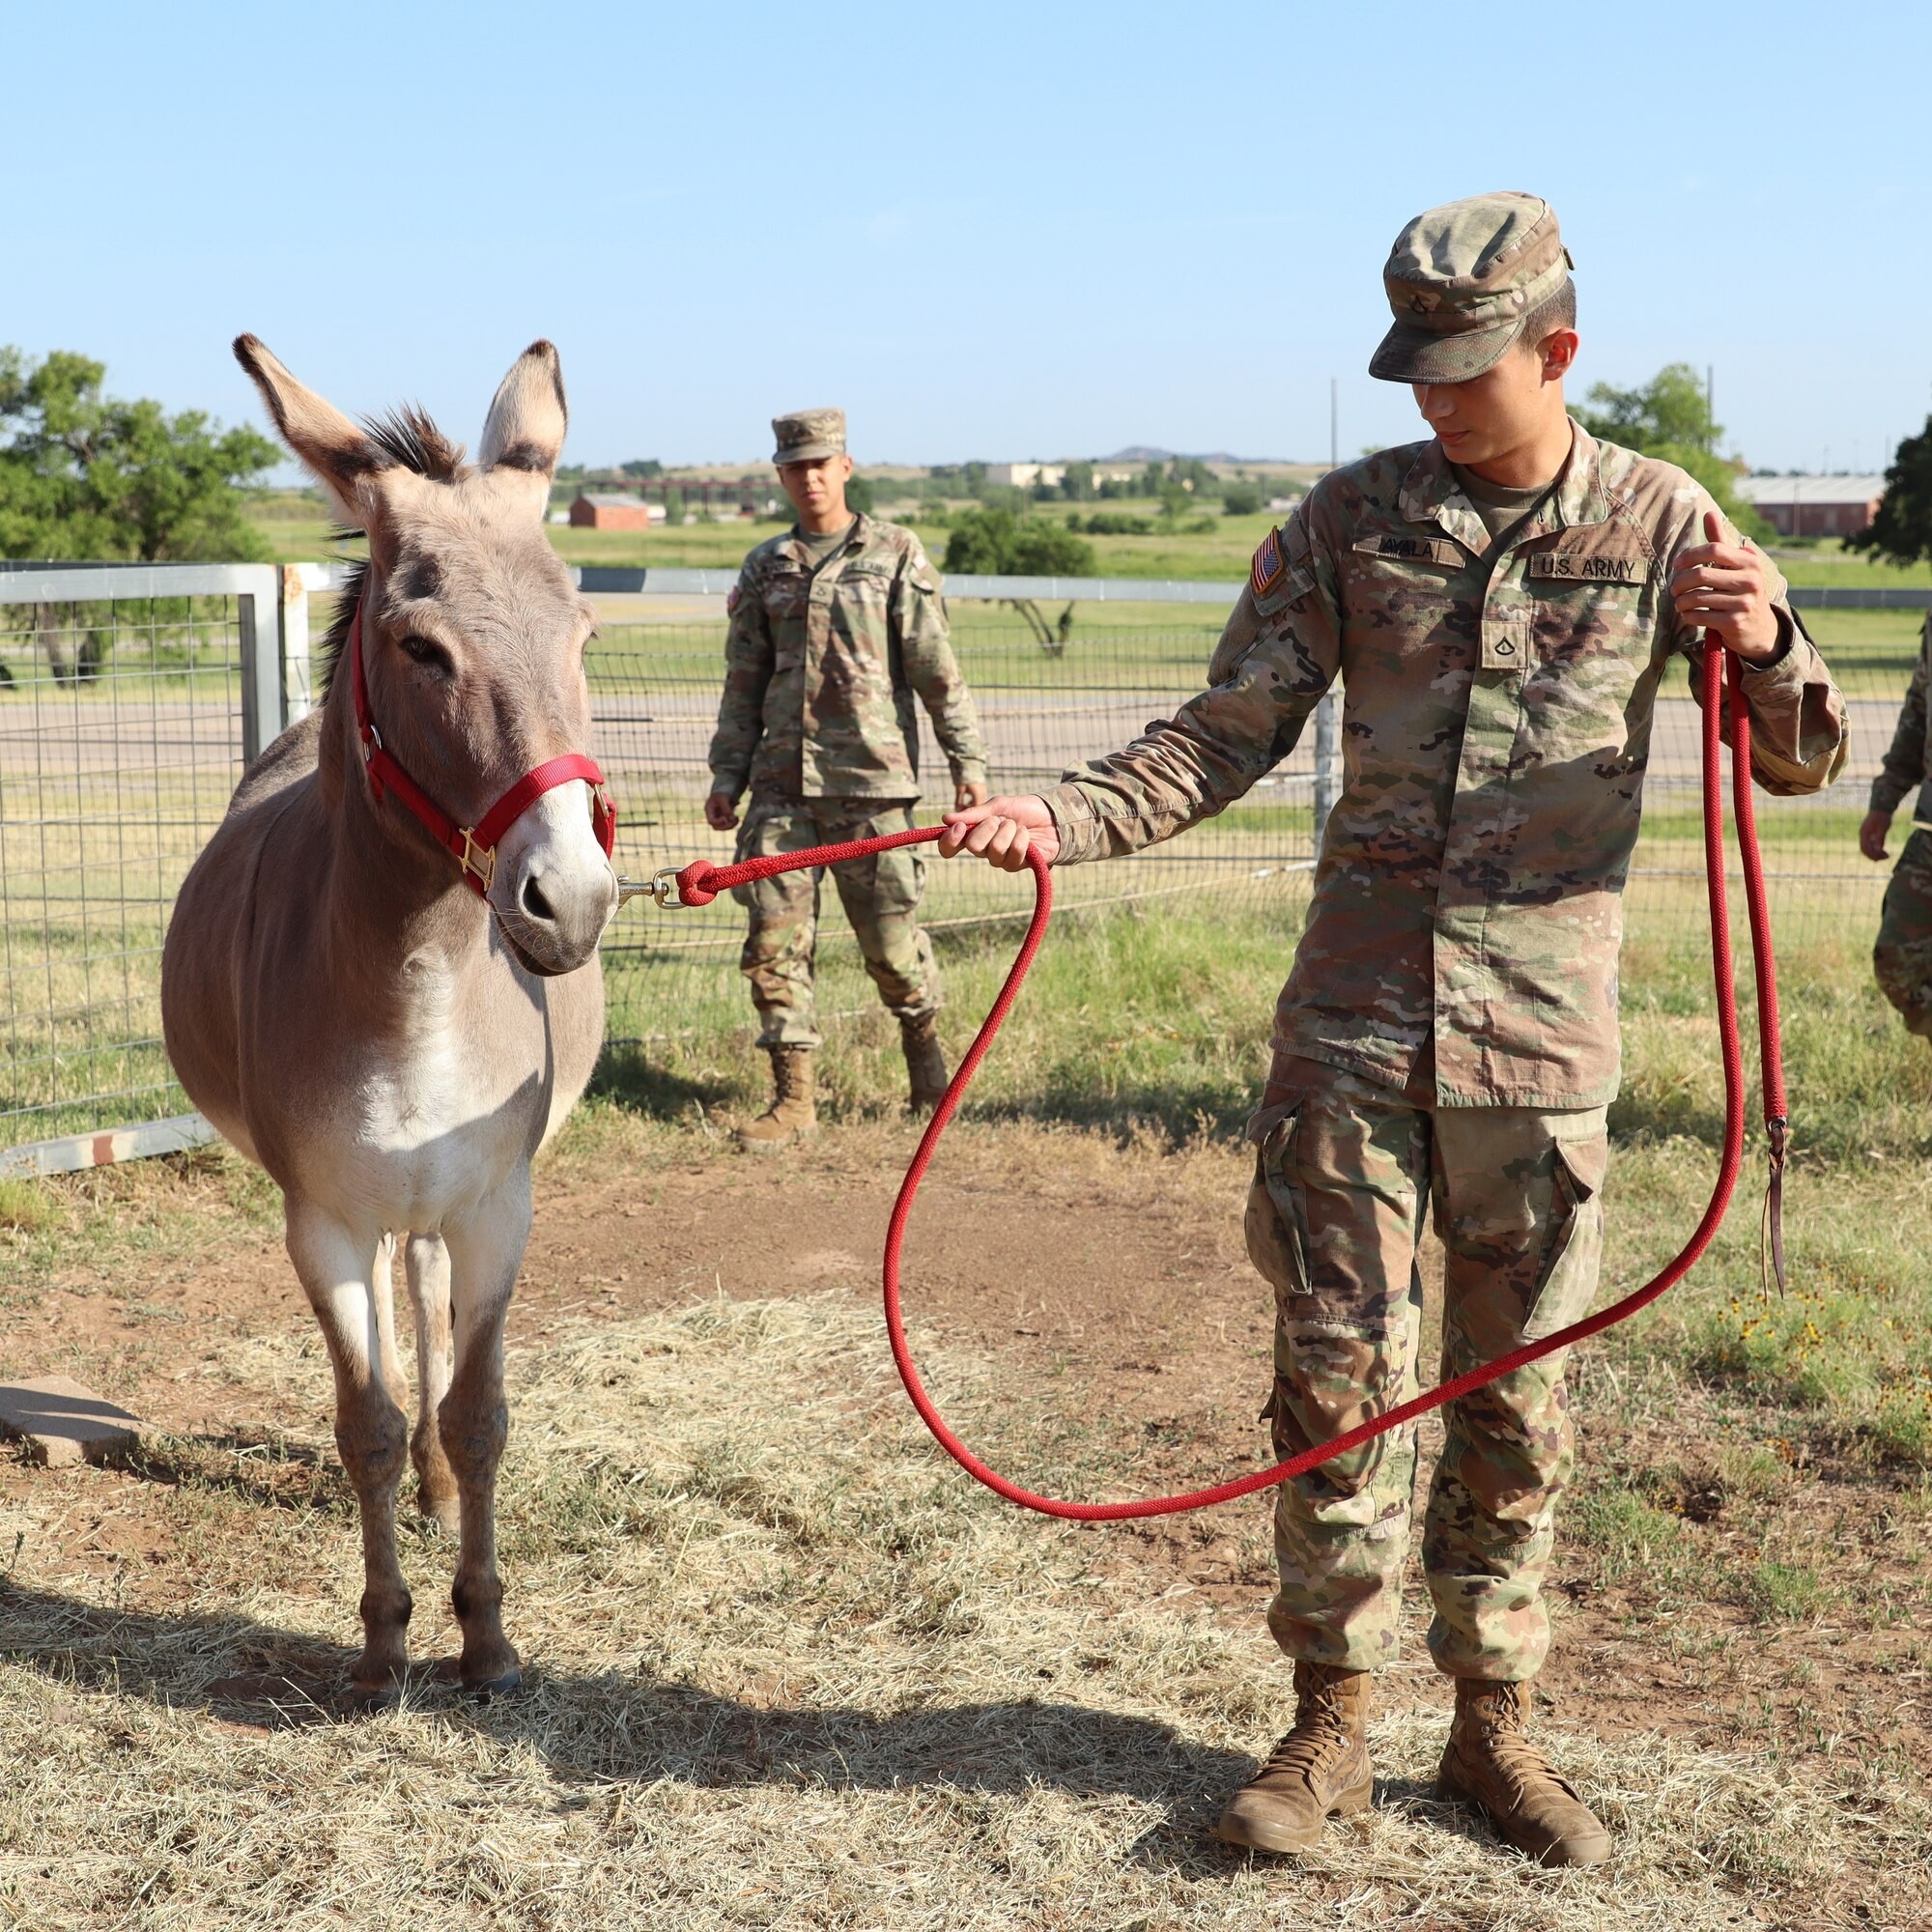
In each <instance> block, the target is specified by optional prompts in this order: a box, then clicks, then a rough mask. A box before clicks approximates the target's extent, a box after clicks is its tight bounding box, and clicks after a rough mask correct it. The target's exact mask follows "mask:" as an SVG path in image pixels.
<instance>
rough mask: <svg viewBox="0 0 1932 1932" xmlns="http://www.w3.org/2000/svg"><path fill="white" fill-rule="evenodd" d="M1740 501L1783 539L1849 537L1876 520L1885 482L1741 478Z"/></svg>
mask: <svg viewBox="0 0 1932 1932" xmlns="http://www.w3.org/2000/svg"><path fill="white" fill-rule="evenodd" d="M1737 490H1738V495H1739V496H1740V497H1743V498H1744V499H1745V501H1746V502H1747V503H1748V504H1750V506H1751V507H1752V508H1753V509H1754V510H1756V512H1757V513H1758V515H1759V516H1761V517H1762V518H1763V519H1764V520H1765V522H1766V523H1768V524H1769V525H1770V526H1772V528H1773V529H1775V530H1776V532H1777V533H1778V535H1779V536H1781V537H1848V536H1852V535H1854V534H1856V533H1857V532H1858V531H1860V530H1861V529H1863V528H1864V527H1865V526H1866V525H1867V524H1869V523H1870V522H1871V520H1872V519H1873V517H1875V516H1876V515H1877V514H1878V504H1879V498H1880V497H1883V496H1884V495H1885V478H1884V477H1883V476H1740V477H1739V478H1738V483H1737Z"/></svg>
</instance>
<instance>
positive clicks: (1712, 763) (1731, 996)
mask: <svg viewBox="0 0 1932 1932" xmlns="http://www.w3.org/2000/svg"><path fill="white" fill-rule="evenodd" d="M1727 655H1728V654H1727V653H1725V652H1722V651H1720V650H1719V648H1718V646H1717V644H1716V642H1715V641H1712V642H1710V643H1708V644H1707V646H1706V649H1705V654H1704V692H1703V695H1704V706H1703V727H1704V867H1705V875H1706V879H1707V882H1708V885H1709V890H1710V900H1711V960H1712V968H1713V972H1714V974H1715V977H1716V983H1717V991H1718V1023H1719V1036H1720V1038H1721V1041H1722V1048H1723V1057H1724V1151H1723V1155H1722V1158H1721V1159H1720V1160H1719V1165H1718V1181H1717V1185H1716V1187H1715V1188H1714V1189H1713V1190H1712V1193H1711V1202H1710V1206H1709V1207H1707V1208H1705V1209H1704V1218H1703V1219H1702V1220H1701V1221H1699V1222H1698V1224H1697V1230H1696V1232H1695V1233H1694V1234H1693V1235H1692V1236H1690V1240H1689V1241H1688V1242H1687V1243H1686V1245H1685V1247H1684V1250H1683V1252H1682V1253H1681V1254H1679V1255H1678V1257H1677V1259H1676V1260H1675V1261H1673V1262H1672V1263H1671V1264H1669V1266H1668V1267H1666V1268H1665V1269H1664V1270H1663V1272H1662V1274H1660V1275H1658V1276H1656V1277H1655V1279H1653V1280H1651V1281H1648V1282H1646V1283H1645V1284H1644V1285H1643V1287H1641V1288H1639V1289H1638V1290H1636V1292H1635V1293H1632V1294H1627V1295H1625V1296H1624V1298H1623V1299H1622V1300H1621V1301H1617V1302H1612V1303H1611V1305H1610V1306H1609V1307H1607V1308H1605V1309H1600V1310H1599V1311H1598V1312H1597V1313H1596V1314H1595V1315H1591V1316H1588V1317H1586V1318H1585V1319H1584V1320H1583V1321H1573V1322H1572V1323H1571V1324H1570V1326H1569V1327H1567V1328H1562V1329H1559V1330H1558V1331H1557V1332H1556V1333H1555V1334H1553V1335H1548V1336H1546V1337H1545V1338H1544V1339H1543V1340H1541V1341H1538V1342H1528V1343H1525V1344H1524V1345H1523V1346H1522V1347H1521V1348H1520V1349H1512V1350H1510V1351H1509V1353H1508V1354H1506V1355H1499V1356H1498V1357H1497V1358H1496V1359H1495V1360H1494V1361H1493V1362H1488V1363H1485V1364H1484V1366H1483V1367H1481V1368H1479V1369H1471V1370H1469V1371H1468V1373H1467V1374H1465V1375H1460V1376H1458V1377H1456V1378H1455V1379H1454V1380H1452V1381H1446V1382H1442V1383H1440V1384H1438V1385H1437V1386H1436V1387H1435V1388H1433V1389H1429V1390H1427V1391H1426V1392H1425V1393H1423V1394H1421V1395H1418V1396H1414V1397H1412V1398H1411V1399H1410V1400H1409V1401H1407V1402H1404V1403H1398V1404H1397V1405H1396V1406H1395V1407H1393V1408H1389V1409H1384V1410H1383V1411H1382V1412H1381V1413H1380V1414H1379V1415H1378V1416H1375V1417H1373V1418H1372V1419H1370V1420H1369V1421H1367V1422H1363V1423H1359V1424H1357V1426H1356V1427H1355V1428H1353V1429H1350V1430H1347V1431H1345V1432H1344V1433H1343V1434H1342V1435H1337V1436H1335V1437H1334V1438H1333V1439H1332V1440H1330V1441H1327V1442H1321V1443H1317V1444H1316V1446H1315V1447H1314V1448H1312V1449H1304V1450H1302V1451H1301V1453H1300V1454H1299V1455H1297V1456H1291V1457H1289V1458H1288V1460H1287V1461H1286V1462H1283V1463H1274V1464H1273V1465H1272V1466H1270V1467H1268V1468H1265V1469H1257V1470H1254V1471H1253V1472H1252V1473H1250V1474H1247V1475H1241V1476H1232V1477H1230V1478H1229V1479H1228V1481H1226V1482H1225V1483H1215V1484H1213V1485H1212V1486H1211V1487H1210V1488H1208V1489H1205V1490H1191V1491H1189V1492H1187V1493H1186V1494H1184V1495H1178V1496H1151V1497H1148V1498H1147V1499H1145V1500H1144V1501H1141V1502H1120V1503H1074V1502H1064V1501H1062V1500H1061V1499H1060V1498H1059V1497H1057V1496H1043V1495H1040V1494H1038V1493H1037V1492H1035V1491H1033V1490H1029V1489H1023V1488H1022V1487H1021V1486H1020V1485H1019V1484H1018V1483H1015V1482H1010V1481H1009V1480H1008V1478H1007V1477H1005V1476H1003V1475H1001V1474H1000V1473H999V1471H998V1470H997V1469H993V1468H989V1467H988V1466H987V1465H986V1464H985V1463H982V1462H981V1461H980V1459H979V1457H977V1456H976V1455H974V1453H973V1452H972V1450H970V1449H969V1448H967V1446H966V1445H965V1444H964V1443H963V1442H962V1441H960V1439H959V1438H958V1436H956V1435H954V1434H953V1433H952V1430H951V1429H950V1428H949V1427H948V1426H947V1423H946V1419H945V1417H944V1416H942V1415H941V1414H940V1413H939V1411H938V1409H937V1408H935V1407H934V1406H933V1403H932V1398H931V1397H930V1396H929V1395H927V1394H926V1392H925V1384H924V1383H923V1381H921V1380H920V1376H919V1369H918V1366H917V1365H916V1364H915V1363H914V1361H913V1358H912V1350H911V1349H910V1348H909V1347H908V1346H907V1343H906V1334H905V1319H904V1316H903V1313H902V1312H901V1309H900V1306H899V1250H900V1247H901V1245H902V1244H903V1242H904V1240H905V1231H906V1223H907V1222H908V1221H909V1220H910V1219H911V1217H912V1204H913V1201H914V1199H915V1198H916V1197H917V1195H918V1193H919V1184H920V1182H921V1181H922V1180H923V1179H925V1171H926V1169H927V1168H928V1167H929V1166H931V1164H932V1156H933V1152H934V1151H935V1150H936V1149H937V1148H938V1146H939V1138H940V1136H941V1135H942V1134H943V1133H944V1132H945V1131H946V1128H947V1124H948V1122H950V1121H951V1120H952V1116H953V1113H954V1111H955V1110H956V1109H957V1107H958V1105H959V1101H960V1097H961V1095H963V1094H964V1093H965V1092H966V1089H967V1088H968V1087H969V1086H971V1085H972V1082H973V1076H974V1075H975V1074H976V1073H977V1072H978V1071H979V1070H980V1062H981V1061H982V1060H984V1059H985V1057H986V1050H987V1048H988V1047H990V1046H991V1045H992V1043H993V1040H994V1037H996V1036H997V1035H998V1033H999V1031H1000V1029H1001V1027H1002V1026H1004V1025H1005V1024H1006V1019H1007V1015H1008V1014H1009V1013H1010V1012H1011V1011H1012V1009H1013V1003H1014V1001H1015V1000H1017V999H1018V998H1019V992H1020V987H1021V986H1022V985H1023V984H1024V983H1025V980H1026V976H1027V973H1028V971H1029V969H1030V968H1031V967H1032V965H1033V962H1034V959H1035V957H1036V955H1037V953H1038V952H1039V944H1040V940H1041V939H1042V938H1043V937H1044V936H1045V933H1046V922H1047V917H1048V915H1049V914H1050V913H1051V911H1052V909H1053V887H1052V884H1051V881H1050V878H1049V875H1048V872H1047V868H1046V863H1045V861H1044V860H1042V859H1041V858H1040V857H1039V855H1038V854H1037V853H1030V854H1029V855H1028V861H1027V863H1028V864H1029V865H1030V866H1031V867H1033V876H1034V885H1035V894H1036V896H1035V899H1034V908H1033V918H1032V919H1031V920H1030V921H1029V922H1028V923H1027V930H1026V937H1025V939H1023V940H1022V941H1021V942H1020V950H1019V956H1018V957H1017V958H1016V959H1015V960H1014V961H1013V963H1012V968H1011V970H1010V971H1009V973H1008V974H1007V979H1006V983H1005V984H1004V985H1003V986H1002V987H1001V988H1000V995H999V998H998V999H996V1000H995V1001H994V1002H993V1009H992V1011H991V1012H989V1013H988V1014H987V1015H986V1018H985V1021H984V1023H983V1024H982V1025H981V1026H980V1031H979V1034H978V1035H977V1036H976V1037H975V1038H974V1041H973V1044H972V1045H971V1046H970V1047H969V1048H968V1049H967V1050H966V1057H965V1058H964V1059H963V1060H962V1061H961V1062H960V1063H959V1070H958V1072H957V1073H955V1074H954V1075H953V1076H952V1085H951V1086H950V1087H949V1088H948V1089H947V1090H946V1097H945V1099H943V1100H942V1101H941V1102H940V1103H939V1105H938V1107H937V1108H936V1109H934V1111H933V1116H932V1119H931V1120H930V1121H929V1122H927V1124H926V1129H925V1132H924V1133H923V1135H922V1136H921V1138H920V1143H919V1151H918V1152H917V1153H915V1154H914V1155H913V1157H912V1165H911V1166H910V1167H909V1168H907V1170H906V1177H905V1179H904V1181H903V1182H902V1183H901V1184H900V1187H899V1193H898V1199H897V1201H895V1203H894V1205H893V1217H892V1220H891V1222H890V1223H889V1224H888V1227H887V1230H886V1257H885V1299H886V1328H887V1332H888V1333H889V1334H890V1335H891V1337H892V1347H893V1360H894V1361H895V1362H896V1363H897V1364H898V1371H899V1377H900V1378H901V1379H902V1380H903V1381H904V1383H905V1387H906V1393H907V1394H908V1395H909V1396H910V1397H911V1398H912V1403H913V1406H914V1407H915V1408H916V1409H918V1410H919V1413H920V1418H921V1420H922V1421H923V1422H924V1424H925V1426H926V1427H927V1428H928V1429H929V1430H931V1432H932V1434H933V1435H934V1437H935V1438H936V1439H937V1440H938V1442H939V1444H940V1446H941V1447H942V1448H943V1449H945V1451H946V1452H947V1454H948V1455H950V1456H951V1457H952V1460H953V1461H954V1462H955V1463H958V1464H959V1466H960V1467H961V1468H962V1469H964V1470H966V1472H967V1473H968V1474H969V1475H972V1476H976V1477H977V1478H978V1479H979V1480H980V1482H982V1483H984V1484H985V1486H986V1487H987V1488H988V1489H989V1490H992V1491H994V1492H996V1493H998V1494H1000V1495H1003V1496H1005V1497H1006V1499H1007V1500H1008V1501H1009V1502H1011V1503H1018V1504H1019V1505H1020V1506H1021V1507H1022V1508H1024V1509H1031V1510H1038V1511H1039V1512H1040V1513H1041V1514H1042V1515H1044V1516H1057V1517H1065V1518H1069V1519H1070V1520H1073V1521H1075V1522H1120V1521H1122V1520H1126V1519H1128V1518H1130V1517H1146V1516H1173V1515H1177V1514H1179V1512H1180V1511H1183V1510H1197V1509H1206V1508H1208V1506H1209V1505H1210V1504H1213V1503H1226V1502H1233V1501H1234V1500H1235V1498H1236V1497H1237V1496H1246V1495H1252V1494H1253V1493H1254V1492H1256V1491H1257V1490H1265V1489H1271V1488H1273V1487H1274V1485H1276V1484H1277V1483H1281V1482H1285V1481H1286V1480H1288V1479H1289V1478H1290V1477H1293V1476H1299V1475H1302V1474H1304V1473H1306V1472H1307V1471H1308V1470H1310V1469H1313V1468H1316V1467H1318V1466H1319V1465H1320V1464H1321V1463H1326V1462H1328V1461H1330V1460H1331V1459H1332V1458H1334V1457H1336V1456H1340V1455H1344V1454H1346V1453H1347V1452H1348V1451H1349V1450H1350V1449H1355V1448H1359V1447H1360V1446H1361V1444H1363V1443H1364V1442H1369V1441H1372V1440H1374V1438H1375V1437H1376V1436H1378V1435H1384V1434H1386V1433H1387V1432H1388V1431H1389V1430H1391V1429H1399V1428H1401V1427H1402V1425H1403V1424H1404V1423H1406V1422H1413V1421H1414V1420H1415V1418H1416V1417H1417V1416H1419V1415H1427V1414H1428V1413H1429V1411H1430V1410H1431V1409H1433V1408H1440V1407H1441V1406H1442V1405H1443V1404H1444V1403H1448V1402H1454V1401H1456V1400H1457V1399H1458V1398H1459V1397H1461V1396H1465V1395H1469V1394H1471V1393H1472V1392H1473V1391H1474V1390H1476V1389H1479V1388H1482V1387H1484V1386H1485V1385H1486V1384H1487V1383H1490V1382H1492V1381H1495V1380H1496V1379H1497V1378H1500V1377H1502V1376H1507V1375H1513V1374H1514V1373H1515V1372H1516V1371H1517V1370H1518V1369H1521V1368H1527V1367H1528V1366H1529V1364H1530V1363H1531V1362H1539V1361H1541V1360H1542V1359H1543V1358H1544V1357H1545V1356H1546V1355H1553V1354H1555V1353H1556V1352H1557V1350H1560V1349H1568V1348H1570V1347H1572V1346H1573V1345H1574V1344H1576V1343H1577V1342H1586V1341H1588V1340H1589V1339H1590V1337H1591V1336H1593V1335H1601V1334H1602V1333H1603V1332H1604V1330H1605V1329H1606V1328H1613V1327H1615V1326H1616V1324H1617V1323H1618V1322H1619V1321H1629V1320H1630V1318H1631V1317H1632V1316H1633V1315H1634V1314H1635V1313H1636V1312H1637V1310H1638V1309H1640V1308H1647V1307H1648V1306H1649V1305H1650V1304H1651V1303H1652V1302H1653V1301H1655V1300H1656V1299H1657V1298H1658V1296H1659V1295H1661V1294H1662V1293H1663V1292H1664V1291H1665V1290H1666V1289H1668V1288H1672V1287H1674V1286H1675V1285H1676V1284H1677V1283H1678V1282H1680V1281H1682V1280H1683V1279H1684V1277H1685V1276H1686V1275H1687V1274H1689V1273H1690V1269H1691V1267H1692V1266H1693V1265H1694V1264H1696V1262H1697V1260H1698V1258H1699V1257H1700V1256H1701V1255H1702V1254H1703V1252H1704V1250H1705V1249H1706V1248H1707V1247H1709V1246H1710V1244H1711V1238H1712V1236H1714V1235H1716V1233H1717V1232H1718V1228H1719V1223H1720V1222H1721V1221H1722V1220H1723V1218H1724V1212H1725V1209H1726V1208H1729V1206H1730V1202H1731V1195H1732V1192H1733V1190H1734V1189H1735V1188H1736V1186H1737V1181H1738V1174H1739V1170H1740V1169H1741V1168H1742V1166H1743V1164H1744V1151H1745V1065H1744V1049H1743V1047H1742V1045H1741V1044H1740V1041H1739V1037H1738V1003H1737V993H1736V989H1735V987H1734V986H1733V984H1732V980H1731V973H1732V960H1731V920H1730V904H1729V900H1728V897H1727V895H1726V893H1725V889H1724V803H1723V789H1722V781H1721V780H1720V778H1719V767H1720V765H1721V762H1722V759H1721V739H1720V736H1719V695H1720V691H1721V680H1722V678H1723V675H1724V673H1723V670H1722V668H1720V662H1719V661H1720V659H1722V658H1724V657H1726V656H1727ZM1742 680H1743V667H1742V666H1741V665H1740V663H1739V662H1738V660H1737V659H1736V658H1731V659H1730V696H1731V740H1732V763H1733V773H1732V776H1733V781H1734V788H1735V794H1736V810H1737V820H1738V846H1739V852H1740V855H1741V857H1742V860H1743V864H1744V875H1745V895H1746V900H1747V905H1748V907H1749V911H1750V927H1751V951H1752V953H1753V956H1754V959H1755V963H1756V969H1757V988H1758V1029H1759V1036H1760V1045H1761V1048H1762V1056H1763V1066H1764V1100H1765V1117H1766V1124H1767V1127H1768V1128H1769V1129H1770V1133H1771V1143H1772V1176H1773V1181H1772V1185H1773V1197H1772V1199H1773V1204H1774V1211H1773V1223H1774V1248H1775V1252H1776V1256H1777V1258H1778V1266H1779V1272H1780V1279H1781V1276H1782V1241H1781V1237H1779V1236H1778V1235H1777V1233H1776V1211H1775V1206H1776V1187H1777V1177H1778V1173H1779V1170H1780V1169H1781V1167H1782V1164H1783V1156H1784V1129H1785V1114H1784V1072H1783V1065H1782V1061H1781V1058H1780V1055H1779V1050H1778V1037H1777V986H1776V967H1775V965H1774V963H1773V959H1772V946H1771V924H1770V918H1769V912H1768V908H1767V906H1766V903H1765V895H1764V867H1763V865H1762V862H1761V860H1760V858H1759V854H1758V847H1757V829H1756V821H1755V818H1754V816H1753V814H1752V810H1751V796H1750V723H1749V720H1748V718H1747V715H1746V712H1745V699H1744V687H1743V681H1742ZM943 829H944V828H943V827H940V826H927V827H922V828H920V829H917V830H914V831H910V832H895V833H893V834H892V835H891V836H890V837H887V838H854V839H851V840H850V841H848V842H846V843H844V844H839V845H817V846H813V847H812V848H811V849H810V851H804V852H785V853H777V854H774V855H773V856H771V857H769V858H763V859H748V860H746V861H745V862H744V863H743V864H741V865H736V866H713V865H712V864H711V863H710V862H709V861H708V860H704V859H699V860H697V861H696V863H695V864H693V865H690V866H687V867H685V868H684V869H683V870H682V871H681V872H679V873H678V874H677V888H678V895H679V898H680V900H681V902H682V903H683V904H685V905H688V906H696V905H706V904H709V903H710V901H711V900H712V899H714V898H715V897H717V895H719V894H720V893H721V892H728V891H729V890H730V889H731V888H732V887H733V886H742V885H748V884H750V883H751V882H753V880H756V879H769V878H771V877H773V876H774V875H775V874H777V873H779V872H790V871H798V870H802V869H803V868H805V867H812V866H837V865H839V864H841V863H842V862H843V861H845V860H847V859H863V858H866V857H868V856H869V855H870V854H872V853H874V852H885V851H890V850H891V849H892V848H893V847H894V846H895V845H918V844H923V843H925V842H926V841H928V840H930V839H934V838H938V837H939V836H940V833H941V832H942V830H943Z"/></svg>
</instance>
